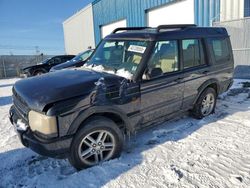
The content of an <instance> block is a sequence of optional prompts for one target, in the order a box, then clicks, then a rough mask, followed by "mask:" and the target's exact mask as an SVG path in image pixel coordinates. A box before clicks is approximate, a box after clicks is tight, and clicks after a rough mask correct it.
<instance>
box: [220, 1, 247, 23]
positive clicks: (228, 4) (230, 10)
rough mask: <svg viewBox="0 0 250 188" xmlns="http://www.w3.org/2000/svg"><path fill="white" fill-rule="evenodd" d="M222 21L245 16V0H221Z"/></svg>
mask: <svg viewBox="0 0 250 188" xmlns="http://www.w3.org/2000/svg"><path fill="white" fill-rule="evenodd" d="M220 7H221V10H220V12H221V15H220V21H228V20H236V19H240V18H243V17H244V0H221V6H220Z"/></svg>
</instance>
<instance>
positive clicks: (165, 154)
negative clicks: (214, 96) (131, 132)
mask: <svg viewBox="0 0 250 188" xmlns="http://www.w3.org/2000/svg"><path fill="white" fill-rule="evenodd" d="M15 81H16V79H9V80H0V162H1V164H0V187H57V186H60V187H67V188H68V187H101V186H103V187H124V188H125V187H131V188H132V187H229V188H231V187H250V99H249V94H248V93H249V90H248V89H247V88H242V84H241V82H243V81H242V80H236V81H235V84H234V88H235V89H233V90H231V91H229V92H228V93H227V94H223V95H222V96H220V97H219V98H220V99H219V100H218V105H217V109H216V113H215V114H214V115H211V116H209V117H207V118H205V119H203V120H195V119H192V118H191V117H183V118H181V119H179V120H175V121H171V122H166V123H164V124H162V125H159V126H157V127H154V128H150V129H147V130H145V131H142V132H140V133H138V135H137V137H136V140H134V139H133V140H134V141H133V142H131V146H130V149H127V150H126V151H124V152H123V153H122V156H121V157H120V158H119V159H115V160H112V161H108V162H105V163H103V164H101V165H99V166H96V167H93V168H89V169H85V170H82V171H81V172H77V171H75V170H74V169H73V168H72V167H71V166H70V165H69V163H68V162H67V160H58V159H50V158H47V157H42V156H39V155H37V154H35V153H34V152H32V151H31V150H29V149H27V148H24V147H23V146H22V145H21V144H20V142H19V140H18V138H17V136H16V135H15V132H14V130H13V128H12V126H11V124H10V123H9V121H8V109H9V107H10V105H11V87H12V84H13V83H14V82H15Z"/></svg>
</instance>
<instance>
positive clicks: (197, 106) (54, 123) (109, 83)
mask: <svg viewBox="0 0 250 188" xmlns="http://www.w3.org/2000/svg"><path fill="white" fill-rule="evenodd" d="M233 69H234V61H233V54H232V48H231V44H230V39H229V36H228V33H227V31H226V29H224V28H210V27H207V28H205V27H196V26H195V25H163V26H159V27H157V28H118V29H116V30H115V31H114V32H113V33H112V34H110V35H109V36H107V37H106V38H105V39H104V40H102V41H101V42H100V44H99V46H98V47H97V49H96V50H95V52H94V53H93V55H92V56H91V58H90V59H89V60H88V61H87V62H86V64H85V65H84V66H83V67H81V68H79V69H76V70H62V71H58V72H54V73H50V74H46V75H42V76H38V77H35V78H28V79H25V80H20V81H18V82H16V84H15V85H14V87H13V103H14V104H13V106H12V107H11V109H10V121H11V123H12V124H13V125H14V127H15V129H16V130H17V133H18V135H19V137H20V139H21V142H22V143H23V145H24V146H26V147H29V148H31V149H32V150H34V151H35V152H37V153H39V154H41V155H46V156H49V157H61V158H62V157H67V158H68V159H69V161H70V163H71V164H72V165H73V166H74V167H75V168H77V169H82V168H86V167H90V166H93V165H96V164H99V163H100V162H103V161H106V160H109V159H113V158H116V157H118V156H119V155H120V153H121V152H122V148H123V144H124V138H125V137H126V135H128V134H133V133H135V132H136V131H137V130H139V129H142V128H144V127H147V126H150V125H153V124H155V123H157V122H162V121H165V120H168V119H171V118H172V117H173V116H176V115H179V114H181V112H184V111H189V112H190V113H191V114H192V115H193V116H194V117H196V118H199V119H200V118H203V117H205V116H208V115H210V114H211V113H213V112H214V109H215V105H216V98H217V96H218V95H219V94H221V93H223V92H225V91H227V90H228V89H229V87H230V86H231V84H232V74H233Z"/></svg>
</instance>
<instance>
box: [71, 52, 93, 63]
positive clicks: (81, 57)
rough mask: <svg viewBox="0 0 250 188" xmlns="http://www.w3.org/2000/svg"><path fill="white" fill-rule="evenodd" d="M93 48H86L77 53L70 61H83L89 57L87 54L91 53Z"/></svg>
mask: <svg viewBox="0 0 250 188" xmlns="http://www.w3.org/2000/svg"><path fill="white" fill-rule="evenodd" d="M93 51H94V50H87V51H85V52H82V53H80V54H78V55H77V56H76V57H74V58H73V59H72V61H85V60H87V59H88V58H89V56H90V55H91V54H92V53H93Z"/></svg>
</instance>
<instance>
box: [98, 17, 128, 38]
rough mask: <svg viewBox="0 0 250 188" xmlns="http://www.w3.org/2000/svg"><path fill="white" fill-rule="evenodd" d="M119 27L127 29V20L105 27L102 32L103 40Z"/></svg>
mask: <svg viewBox="0 0 250 188" xmlns="http://www.w3.org/2000/svg"><path fill="white" fill-rule="evenodd" d="M118 27H127V21H126V20H121V21H118V22H114V23H112V24H108V25H104V26H102V27H101V32H102V38H104V37H106V36H107V35H109V34H110V33H112V31H113V30H114V29H116V28H118Z"/></svg>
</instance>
